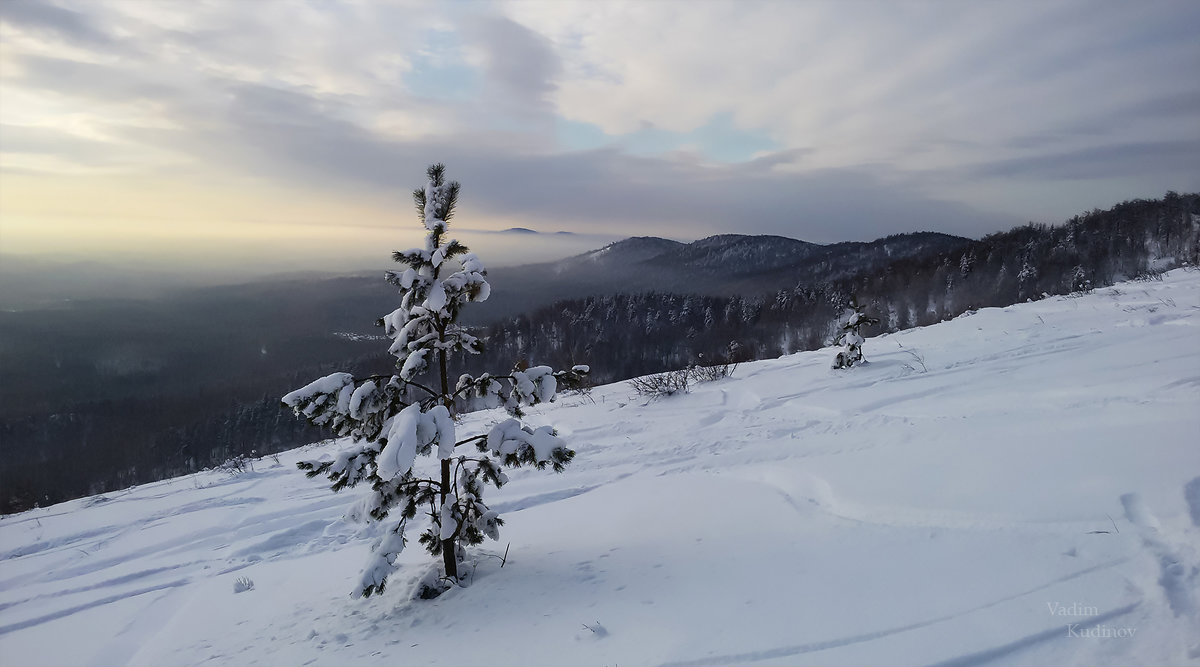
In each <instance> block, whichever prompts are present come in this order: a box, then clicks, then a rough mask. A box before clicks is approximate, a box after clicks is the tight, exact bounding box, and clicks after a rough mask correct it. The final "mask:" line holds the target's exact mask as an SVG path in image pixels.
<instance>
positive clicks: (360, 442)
mask: <svg viewBox="0 0 1200 667" xmlns="http://www.w3.org/2000/svg"><path fill="white" fill-rule="evenodd" d="M445 172H446V169H445V166H444V165H441V164H435V165H433V166H431V167H429V169H428V171H427V174H428V176H429V181H428V183H427V184H426V185H425V187H424V188H419V189H417V190H415V191H413V199H414V201H415V202H416V207H417V215H418V217H419V218H420V220H421V222H422V223H424V225H425V230H426V232H427V234H426V242H425V247H424V248H414V249H411V250H407V251H405V252H396V253H393V254H392V258H393V259H394V260H395V261H396V262H398V263H400V264H402V265H404V266H406V267H407V268H405V269H404V270H402V271H388V272H387V274H386V278H387V281H388V282H390V283H392V284H394V285H396V286H397V287H399V288H400V307H399V308H397V309H396V310H395V311H393V312H392V313H391V314H389V315H387V316H385V317H384V318H382V319H381V320H380V321H379V322H378V324H380V325H382V326H383V327H384V331H385V332H386V333H387V335H388V337H389V338H391V339H392V344H391V347H390V348H389V352H391V354H393V355H394V356H395V357H396V370H395V372H394V373H391V374H387V375H376V376H371V377H366V378H355V377H354V376H352V375H351V374H350V373H334V374H332V375H328V376H326V377H323V378H320V379H318V380H316V381H314V382H312V383H310V384H308V385H307V386H305V387H303V388H301V389H297V390H296V391H293V392H292V393H290V394H288V395H287V396H284V397H283V403H284V404H285V405H287V406H289V407H291V408H292V409H293V410H294V411H295V413H296V414H297V415H298V416H300V417H303V418H304V419H307V420H309V421H310V422H312V423H314V424H317V425H320V426H325V427H328V428H330V429H332V431H333V432H334V433H335V434H336V435H338V436H349V437H350V438H352V439H353V442H354V443H355V445H354V446H353V447H352V448H350V449H347V450H345V451H342V452H341V453H339V454H338V455H337V456H336V457H334V458H333V459H328V458H326V459H325V460H320V461H303V462H301V463H299V464H298V465H299V466H300V468H301V469H302V470H306V471H308V476H309V477H314V476H316V475H322V474H323V475H326V476H327V477H328V478H329V480H330V481H332V482H333V485H332V489H333V490H334V491H340V490H341V489H343V488H345V487H347V486H355V485H358V484H360V483H366V484H368V485H370V487H371V492H370V493H368V494H366V495H365V496H363V497H361V498H360V499H359V500H358V501H357V502H355V503H354V504H353V506H352V507H351V508H350V510H349V511H348V512H347V515H346V516H347V517H348V518H349V519H351V520H354V521H360V522H372V521H379V522H385V521H386V522H388V523H387V524H386V525H387V529H386V530H385V531H384V534H383V537H382V538H380V539H379V540H377V541H376V542H375V544H374V546H373V548H372V552H371V556H370V559H369V561H368V562H367V565H366V567H365V568H364V570H363V574H362V579H361V581H360V584H359V586H358V588H357V589H356V590H355V591H354V596H355V597H358V596H360V595H363V596H370V595H372V594H373V593H380V592H382V591H383V589H384V585H385V584H386V582H387V577H388V575H389V574H391V573H392V572H393V571H394V569H395V566H394V562H395V558H396V556H397V555H398V554H399V553H400V551H401V550H402V549H403V548H404V546H405V543H406V541H407V540H406V538H405V529H406V528H407V527H408V523H409V522H410V521H413V520H414V519H415V518H416V516H417V514H418V512H420V511H424V513H425V514H426V515H427V516H428V517H429V519H430V521H429V526H428V527H427V528H426V529H425V530H424V532H422V533H421V536H420V542H421V544H423V545H425V548H426V549H427V550H428V551H429V552H430V553H431V554H432V555H434V556H438V555H440V556H442V563H443V566H444V571H445V577H446V579H447V580H448V581H450V582H457V581H458V565H459V563H460V562H461V561H462V559H463V558H464V557H465V553H466V552H465V547H464V544H466V545H473V544H479V543H480V542H482V541H483V538H484V537H485V536H486V537H490V538H492V539H493V540H495V539H499V527H500V526H501V525H502V524H503V521H502V520H501V519H500V517H499V516H498V515H497V513H496V512H495V511H494V510H492V509H490V508H489V507H488V506H487V504H486V503H485V502H484V500H483V496H484V486H485V485H486V484H492V485H494V486H496V487H497V488H499V487H500V486H503V485H504V484H505V483H506V482H507V481H508V478H507V476H506V475H505V474H504V472H503V470H502V468H503V467H504V466H520V465H523V464H529V465H533V466H535V467H537V468H538V469H542V468H545V467H546V466H550V467H551V468H552V469H553V470H555V471H556V472H557V471H561V470H562V469H563V466H565V465H566V464H567V463H569V462H570V461H571V459H572V458H573V457H574V456H575V452H574V451H572V450H570V449H568V448H567V447H566V445H565V444H564V442H563V441H562V440H561V439H559V438H558V437H557V435H556V433H555V431H554V429H553V428H551V427H549V426H542V427H539V428H536V429H534V428H531V427H529V426H527V425H525V424H524V423H522V422H521V421H520V417H521V416H522V413H521V406H522V405H534V404H537V403H541V402H544V401H553V400H554V397H555V392H556V391H557V388H558V387H560V386H563V387H567V388H571V387H575V386H578V385H579V384H580V383H581V381H582V380H583V378H584V375H586V373H587V372H588V369H587V367H586V366H576V367H575V368H573V369H571V370H568V371H557V372H555V371H552V370H551V369H550V368H549V367H547V366H535V367H532V368H524V369H522V370H515V371H513V372H511V373H509V374H507V375H488V374H484V375H481V376H479V377H472V376H471V375H462V376H460V377H459V378H458V380H457V381H456V382H453V383H452V382H451V379H450V378H451V376H450V367H449V364H450V360H451V357H452V356H453V355H456V354H463V353H467V354H477V353H478V352H480V350H481V341H480V340H479V339H478V338H476V337H475V336H473V335H472V334H471V332H470V331H468V330H467V329H466V328H465V327H463V326H461V325H459V324H457V321H458V316H459V311H460V310H461V309H462V307H463V306H465V305H466V304H468V303H470V302H472V301H483V300H485V299H487V298H488V294H489V293H490V286H489V285H488V282H487V280H486V278H485V275H486V271H485V270H484V267H483V263H482V262H480V261H479V258H478V257H476V256H475V255H474V254H472V253H470V252H468V250H467V248H466V246H464V245H463V244H461V243H459V242H458V241H456V240H453V239H447V238H446V230H447V226H448V223H449V221H450V219H451V217H453V215H454V209H455V204H456V203H457V201H458V193H459V184H458V183H456V182H453V181H449V182H448V181H446V177H445ZM427 378H431V379H427ZM422 380H423V381H424V382H422ZM430 385H432V386H430ZM501 406H502V407H504V408H506V409H507V411H508V412H509V413H510V415H511V416H512V418H511V419H508V420H506V421H503V422H501V423H499V424H497V425H495V426H493V427H492V428H490V430H488V431H487V432H484V433H480V434H476V435H471V436H468V437H465V438H461V439H460V438H459V436H458V434H457V432H456V423H455V422H456V417H457V416H458V415H460V414H461V413H463V412H465V411H468V410H471V409H479V408H494V407H501ZM470 445H474V446H475V449H477V450H478V454H477V455H470V454H465V453H460V450H459V449H458V448H460V447H464V446H470ZM418 455H433V456H436V457H437V459H438V460H439V462H440V464H439V465H440V469H439V470H438V472H439V473H440V474H438V475H436V476H431V475H429V474H428V473H425V472H423V471H421V470H418V469H417V468H414V462H415V461H416V458H417V456H418Z"/></svg>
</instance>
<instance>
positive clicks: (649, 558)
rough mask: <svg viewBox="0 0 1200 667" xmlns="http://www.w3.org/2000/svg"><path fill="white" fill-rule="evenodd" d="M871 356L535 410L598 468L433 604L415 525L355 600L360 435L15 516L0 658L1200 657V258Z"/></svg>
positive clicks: (5, 549)
mask: <svg viewBox="0 0 1200 667" xmlns="http://www.w3.org/2000/svg"><path fill="white" fill-rule="evenodd" d="M864 352H865V354H866V356H867V359H868V360H870V363H869V364H868V365H866V366H863V367H859V368H854V369H852V370H850V371H840V372H835V371H831V370H830V369H829V364H830V361H831V360H832V357H833V354H834V353H833V351H832V350H829V349H826V350H821V351H817V352H805V353H800V354H796V355H792V356H788V357H784V358H781V359H777V360H770V361H764V362H758V363H753V364H745V365H743V366H741V367H739V368H738V370H737V372H736V374H735V376H734V377H733V378H731V379H726V380H722V381H718V382H713V383H707V384H701V385H698V386H696V387H695V388H694V389H693V391H692V393H691V394H689V395H684V396H677V397H672V398H667V399H664V400H660V401H657V402H651V403H646V402H645V400H644V399H640V398H638V397H635V396H631V392H630V390H629V388H628V385H627V384H624V383H622V384H618V385H612V386H607V387H602V388H599V389H597V390H595V391H594V393H593V394H592V395H591V397H590V399H589V398H585V397H579V396H568V397H565V398H563V399H561V401H560V403H559V404H557V405H554V406H549V407H542V408H537V409H535V410H533V413H534V415H533V421H537V420H539V419H541V418H544V419H545V420H546V421H547V422H552V423H554V424H556V425H558V426H559V428H560V432H561V433H562V434H563V435H564V436H565V437H567V439H568V442H569V443H570V445H571V446H572V447H574V448H575V449H576V451H577V452H578V456H577V458H576V460H575V462H574V463H572V464H571V465H570V466H569V467H568V471H567V472H565V473H564V474H561V475H553V474H546V473H536V472H530V471H525V470H518V471H516V472H515V473H513V474H512V478H513V480H512V483H511V484H509V485H508V486H506V487H505V488H504V489H503V490H501V491H498V492H495V493H494V495H492V496H491V499H492V500H493V503H492V506H493V507H494V508H496V509H499V510H500V511H501V512H502V513H503V516H504V518H505V519H506V521H507V525H506V527H505V529H504V531H503V533H502V537H503V539H504V542H502V543H500V544H496V543H488V544H487V546H488V547H489V551H488V553H489V554H494V557H492V556H488V555H480V556H478V558H477V559H476V561H477V565H476V567H475V569H474V572H473V575H472V576H470V577H469V579H471V581H472V583H471V585H470V586H469V587H467V588H461V589H455V590H452V591H450V592H449V593H447V594H445V595H443V596H442V597H440V598H438V599H436V600H433V601H416V602H414V601H409V600H408V599H406V597H405V581H406V580H410V579H412V578H414V577H416V576H419V575H420V574H421V573H423V571H424V568H425V566H426V563H428V556H427V555H426V554H425V553H424V551H423V550H422V549H420V548H416V545H415V544H414V545H413V548H410V549H409V550H408V551H406V552H405V553H404V554H403V556H402V559H404V561H405V563H406V565H405V567H404V569H402V570H401V572H399V573H397V574H396V575H395V576H394V577H393V579H392V584H391V585H390V586H389V588H388V590H387V592H386V593H385V594H383V595H382V596H378V597H375V598H371V599H368V600H358V601H355V600H351V599H350V597H349V593H350V592H351V590H352V588H353V587H354V585H355V582H356V581H357V577H358V574H359V568H360V567H361V565H362V564H363V563H364V562H365V560H366V558H367V556H368V550H367V546H366V542H367V540H368V539H369V536H366V535H360V534H359V533H358V532H357V531H358V527H357V526H356V525H354V524H348V523H345V522H343V521H342V520H341V519H340V517H341V515H342V513H343V511H345V509H346V508H347V507H348V505H349V504H350V503H351V501H352V500H353V497H354V496H355V495H356V494H359V493H363V492H365V491H366V489H350V490H347V491H345V492H343V493H341V494H338V495H334V494H332V493H330V492H329V491H328V489H327V488H326V486H325V484H324V483H323V481H322V480H321V479H320V478H318V479H313V480H309V479H306V478H305V477H304V476H303V475H302V474H301V473H300V472H299V471H297V470H296V469H295V466H294V464H295V461H297V460H298V459H300V458H313V457H315V456H319V455H321V453H322V451H324V452H327V453H328V454H329V455H332V454H333V453H335V452H336V451H337V450H338V449H339V446H338V445H337V444H333V445H317V446H310V447H307V448H302V449H300V450H297V451H294V452H289V453H287V454H283V455H281V456H280V457H279V461H278V463H277V462H275V461H273V460H272V459H270V458H267V459H264V460H262V461H260V462H257V463H256V465H255V469H254V470H253V471H247V472H244V473H241V474H237V475H230V474H225V473H219V472H209V473H203V474H199V475H195V476H190V477H183V478H179V479H174V480H170V481H165V482H159V483H155V484H148V485H145V486H141V487H137V488H134V489H131V490H129V491H126V492H121V493H114V494H110V495H107V496H104V497H93V498H85V499H80V500H76V501H72V502H69V503H65V504H62V505H57V506H54V507H49V508H43V509H38V510H33V511H30V512H26V513H23V514H19V515H13V516H8V517H4V518H3V519H2V520H0V663H3V664H5V665H96V666H107V665H126V664H128V665H145V666H153V667H160V666H170V665H198V664H205V665H222V664H228V665H255V664H258V665H310V664H311V665H345V664H353V665H395V664H409V665H435V664H437V665H453V666H463V665H597V666H599V665H621V666H622V667H630V666H633V665H736V664H745V663H753V664H756V665H927V664H943V665H964V666H965V665H978V664H985V663H986V664H1022V665H1047V664H1054V665H1127V664H1166V665H1171V664H1175V665H1200V592H1198V591H1197V586H1198V584H1200V573H1198V572H1200V548H1198V546H1197V545H1198V544H1200V446H1197V440H1198V437H1197V436H1198V434H1200V410H1198V409H1197V408H1198V407H1200V273H1197V272H1181V271H1175V272H1172V273H1170V274H1168V275H1167V277H1166V279H1165V280H1164V281H1162V282H1146V283H1129V284H1122V285H1119V286H1117V287H1116V288H1106V289H1102V290H1098V291H1096V292H1095V293H1093V294H1090V295H1086V296H1083V297H1079V298H1054V299H1048V300H1045V301H1041V302H1037V303H1030V304H1023V305H1019V306H1014V307H1010V308H1004V309H988V310H983V311H980V312H978V313H975V314H971V315H967V316H963V317H960V318H958V319H956V320H954V321H952V322H948V323H943V324H939V325H936V326H932V327H927V328H923V329H916V330H910V331H906V332H902V333H900V334H895V335H891V336H885V337H879V338H873V339H868V341H867V342H866V345H865V347H864ZM501 418H503V415H500V414H475V415H470V416H469V417H468V418H467V420H466V421H467V425H466V426H464V429H465V428H468V427H472V426H478V425H479V424H480V423H483V422H490V421H493V420H496V419H501ZM464 432H466V431H465V430H464ZM414 534H415V533H414ZM510 543H511V546H509V545H510ZM506 546H507V547H508V553H507V560H506V561H504V565H503V567H501V563H502V560H501V558H500V555H502V554H503V553H504V552H505V550H506ZM239 577H247V578H249V579H251V580H252V581H253V583H254V587H253V588H252V589H251V590H247V591H244V592H240V593H235V592H234V589H235V580H237V579H238V578H239Z"/></svg>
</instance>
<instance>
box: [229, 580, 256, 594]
mask: <svg viewBox="0 0 1200 667" xmlns="http://www.w3.org/2000/svg"><path fill="white" fill-rule="evenodd" d="M252 590H254V582H253V581H251V579H250V577H238V578H237V579H234V580H233V592H234V593H245V592H246V591H252Z"/></svg>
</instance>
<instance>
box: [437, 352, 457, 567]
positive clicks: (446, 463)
mask: <svg viewBox="0 0 1200 667" xmlns="http://www.w3.org/2000/svg"><path fill="white" fill-rule="evenodd" d="M438 366H439V367H440V368H439V370H440V371H441V376H442V378H441V379H442V402H443V405H445V406H446V408H447V409H449V410H451V411H453V408H452V407H451V405H450V404H451V401H450V382H449V380H448V379H447V377H446V351H445V350H438ZM452 482H453V480H451V479H450V459H442V507H445V506H446V499H447V498H449V497H450V489H451V487H450V484H451V483H452ZM454 551H455V549H454V538H453V537H451V538H450V539H446V540H442V565H443V566H445V568H446V576H447V577H450V578H452V579H454V580H455V581H458V558H456V557H455V553H454Z"/></svg>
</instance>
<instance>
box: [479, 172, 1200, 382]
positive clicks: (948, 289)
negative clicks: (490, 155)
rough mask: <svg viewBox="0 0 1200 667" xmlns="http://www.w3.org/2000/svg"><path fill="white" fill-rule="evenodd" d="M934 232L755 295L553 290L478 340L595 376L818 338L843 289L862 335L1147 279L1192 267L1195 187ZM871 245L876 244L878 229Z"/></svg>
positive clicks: (1198, 210) (1199, 213)
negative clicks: (862, 323)
mask: <svg viewBox="0 0 1200 667" xmlns="http://www.w3.org/2000/svg"><path fill="white" fill-rule="evenodd" d="M906 236H912V235H906ZM750 238H753V237H750ZM951 239H953V237H951ZM905 241H908V240H907V239H906V240H905ZM940 241H941V240H940V239H935V243H934V244H933V245H931V246H930V249H931V250H932V252H928V253H924V254H921V253H915V254H905V253H895V254H894V255H892V257H893V258H891V261H882V262H880V263H878V264H876V265H874V266H867V267H865V268H863V269H862V270H859V271H857V272H854V271H849V270H845V271H839V270H835V269H833V268H832V267H831V270H830V271H829V273H828V277H827V278H826V279H818V280H812V279H811V276H810V275H808V274H806V273H804V272H797V273H796V274H795V275H796V279H797V282H796V283H795V284H794V286H793V287H791V288H790V289H781V290H777V291H775V292H774V293H769V294H751V295H748V296H742V295H733V296H701V295H695V294H692V295H685V294H677V293H670V292H666V291H654V292H641V293H625V294H619V295H607V296H595V297H588V298H584V299H572V300H567V301H562V302H559V303H557V304H554V305H553V306H550V307H546V308H541V309H538V310H536V311H533V312H530V313H526V314H522V315H518V316H514V317H510V318H507V319H506V320H504V321H502V322H499V323H496V324H494V325H492V326H491V327H490V329H489V333H488V336H487V340H488V345H489V350H490V353H491V354H492V355H499V356H501V357H507V358H511V359H523V358H531V359H532V358H536V359H545V360H548V361H551V362H553V363H556V364H560V365H562V364H574V363H588V364H590V365H592V367H593V368H594V369H595V371H594V375H595V380H596V381H597V382H599V383H604V382H610V381H613V380H618V379H623V378H626V377H634V376H637V375H642V374H645V373H651V372H657V371H661V370H666V369H671V368H679V367H681V366H685V365H687V364H690V363H703V362H704V361H705V360H714V359H721V358H727V357H728V355H730V348H731V344H732V346H733V350H734V351H733V353H732V354H733V355H734V358H735V359H742V360H744V359H761V358H769V357H775V356H779V355H780V354H787V353H791V352H795V351H798V350H805V349H813V348H816V347H821V346H823V345H825V344H828V342H829V340H830V338H831V336H832V334H833V332H834V323H835V321H836V319H837V318H838V317H839V316H840V315H841V313H842V311H843V310H844V308H845V306H846V304H847V303H848V302H849V299H850V296H851V295H855V296H857V297H858V299H859V301H860V302H861V303H865V304H867V309H868V311H869V312H871V313H872V314H874V315H875V316H877V317H879V318H880V320H881V322H880V324H879V325H878V326H877V327H874V330H873V331H872V332H871V333H881V332H884V331H898V330H900V329H906V328H910V327H914V326H924V325H927V324H933V323H935V322H939V321H942V320H946V319H951V318H953V317H956V316H958V315H961V314H963V313H965V312H968V311H971V310H975V309H978V308H984V307H989V306H1006V305H1010V304H1013V303H1017V302H1021V301H1026V300H1029V299H1038V298H1041V297H1042V296H1043V295H1046V294H1067V293H1071V292H1077V291H1083V290H1087V289H1090V288H1091V287H1093V286H1099V285H1108V284H1112V283H1114V282H1118V281H1121V280H1127V279H1129V278H1134V277H1138V276H1145V277H1153V276H1154V275H1155V274H1156V273H1157V272H1159V271H1161V270H1163V269H1166V268H1170V267H1173V266H1179V265H1185V264H1186V265H1191V266H1197V265H1200V195H1197V194H1187V195H1179V194H1175V193H1168V194H1167V195H1166V197H1164V198H1163V199H1161V200H1136V201H1129V202H1125V203H1123V204H1120V205H1118V206H1116V207H1114V208H1112V209H1111V210H1108V211H1099V210H1095V211H1092V212H1090V213H1087V214H1084V215H1081V216H1076V217H1074V218H1072V219H1071V220H1069V221H1068V222H1067V223H1066V224H1063V225H1058V226H1048V225H1041V224H1032V223H1031V224H1028V225H1024V226H1021V227H1017V228H1015V229H1012V230H1010V231H1007V232H999V233H995V234H991V235H988V236H986V237H984V238H983V239H980V240H978V241H965V240H964V241H965V242H964V243H961V244H958V243H952V242H945V243H940ZM868 245H870V244H868ZM874 245H875V246H876V247H881V249H882V250H883V252H884V253H886V250H887V248H888V239H882V240H880V241H876V242H874ZM939 246H940V247H939ZM897 255H898V256H897ZM827 266H828V265H827Z"/></svg>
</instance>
